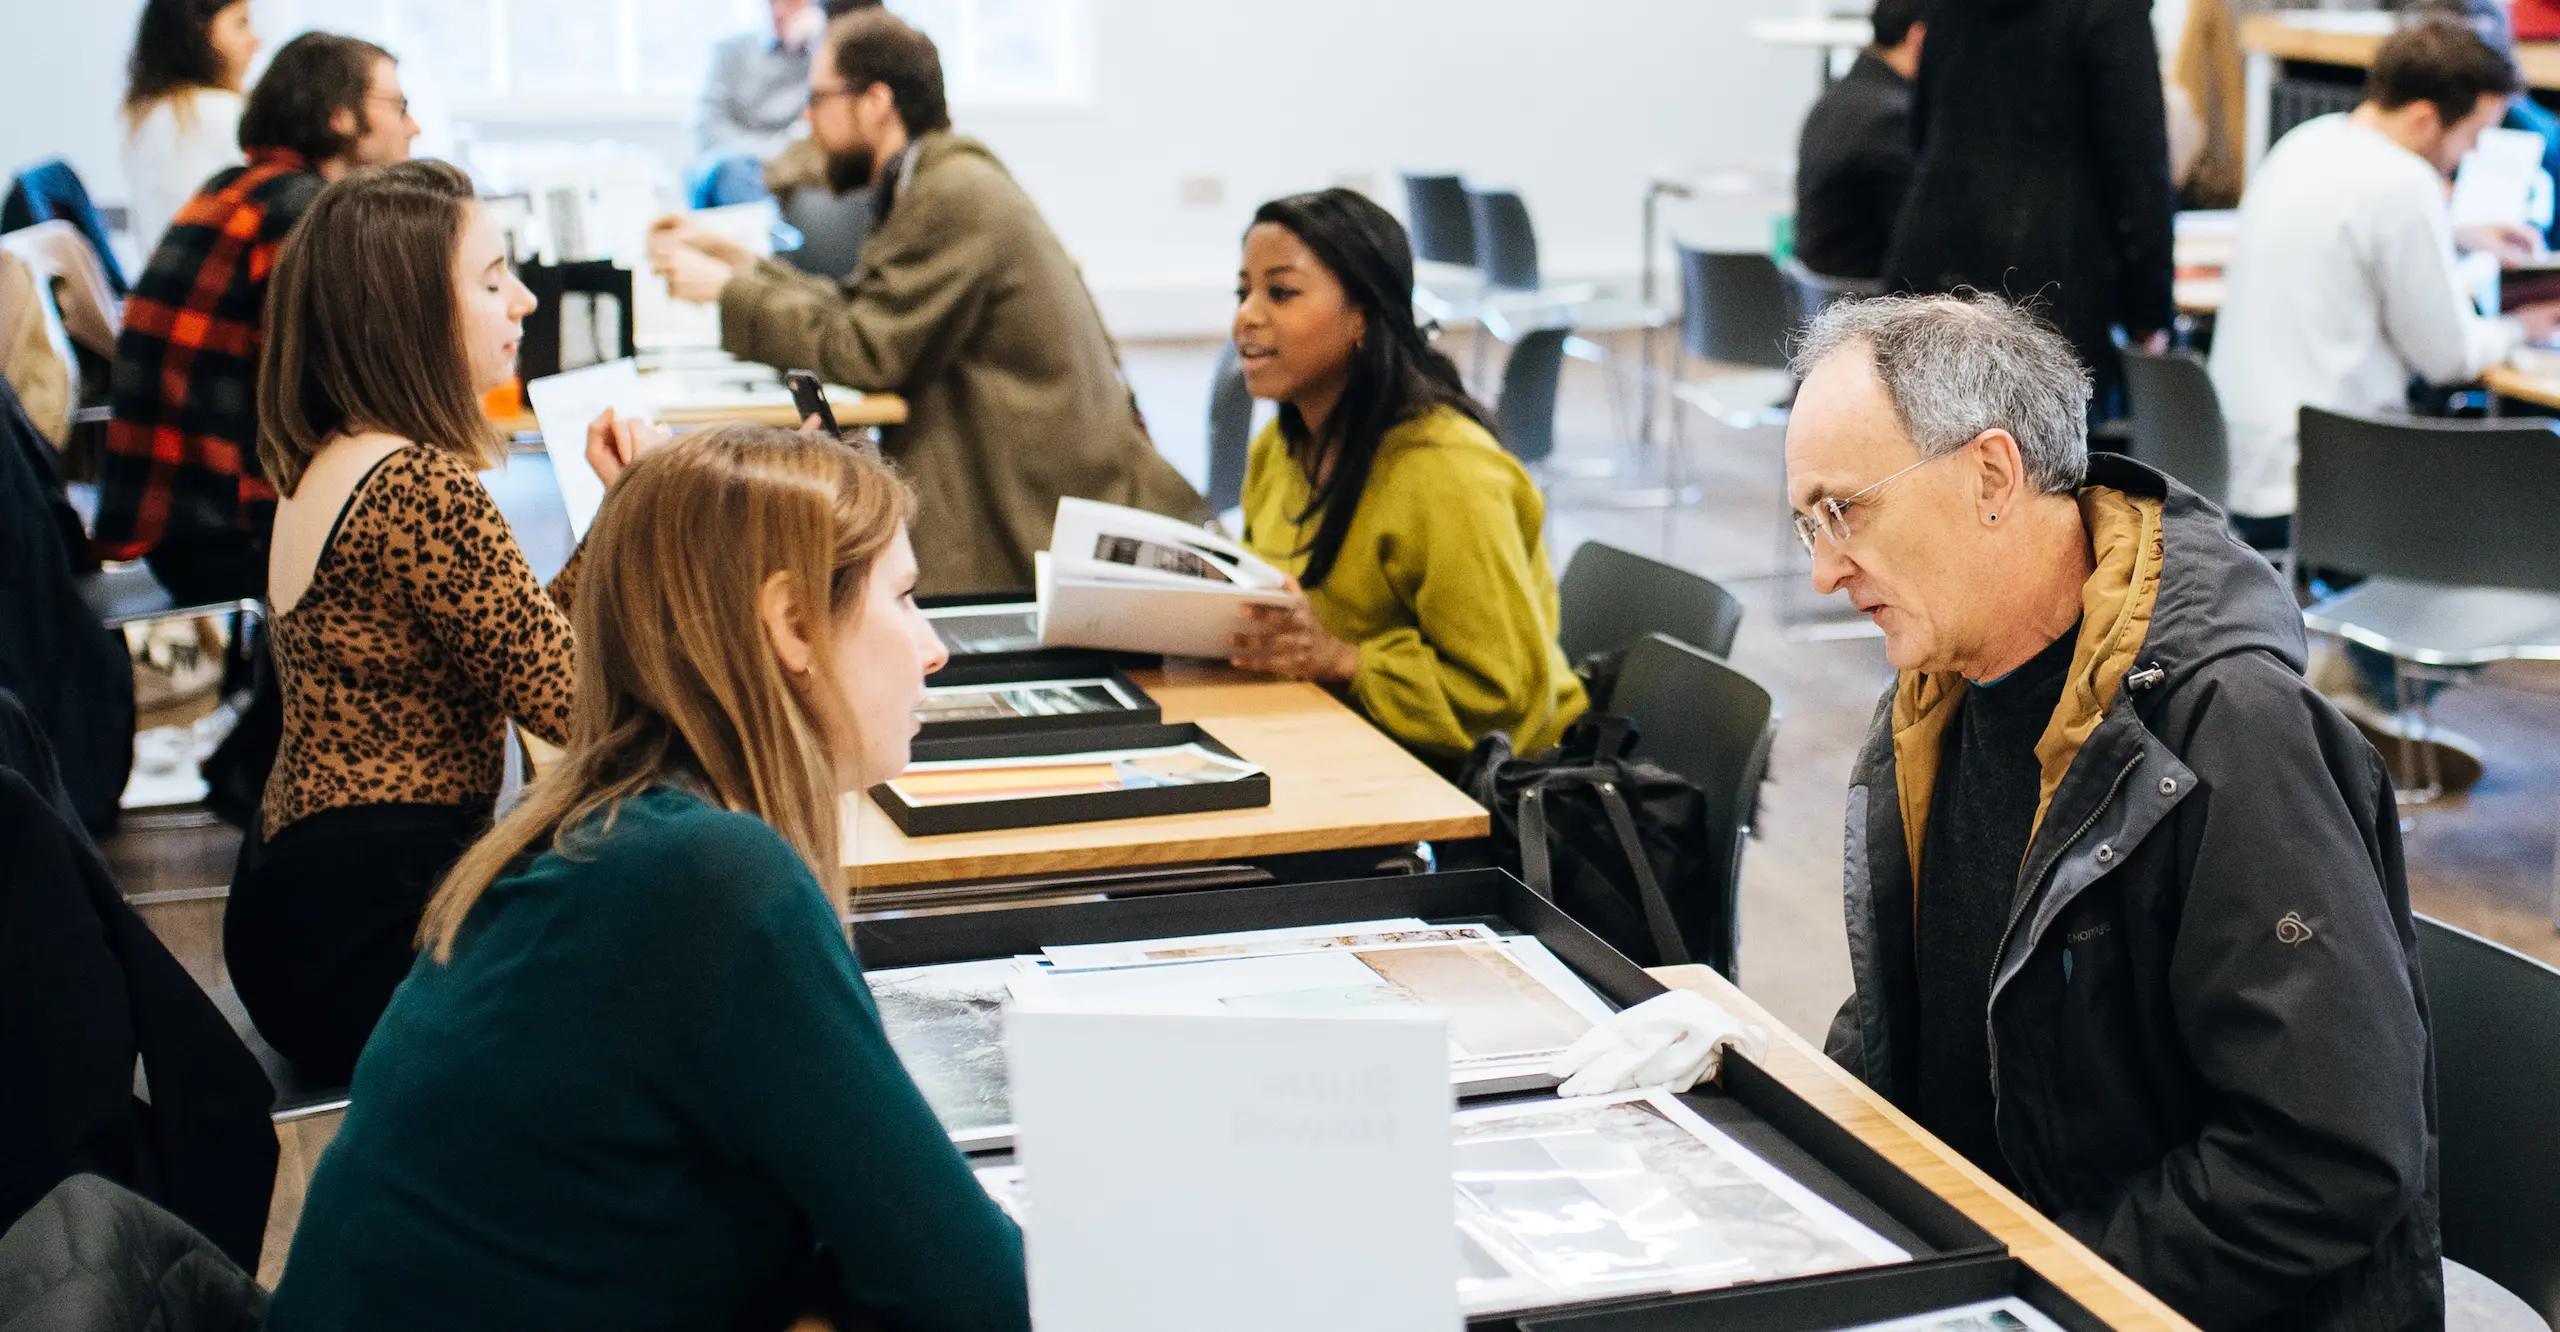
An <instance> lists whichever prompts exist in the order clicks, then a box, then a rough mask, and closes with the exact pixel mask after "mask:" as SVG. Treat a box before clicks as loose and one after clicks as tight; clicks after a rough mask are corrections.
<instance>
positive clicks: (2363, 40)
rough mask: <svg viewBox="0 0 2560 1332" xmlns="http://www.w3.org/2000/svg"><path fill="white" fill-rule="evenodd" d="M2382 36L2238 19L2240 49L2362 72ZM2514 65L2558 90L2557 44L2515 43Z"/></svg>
mask: <svg viewBox="0 0 2560 1332" xmlns="http://www.w3.org/2000/svg"><path fill="white" fill-rule="evenodd" d="M2381 45H2382V34H2380V33H2374V32H2344V31H2339V30H2336V29H2332V28H2323V27H2313V26H2306V25H2304V24H2300V23H2294V22H2289V21H2287V20H2286V19H2285V18H2284V16H2282V15H2281V14H2252V15H2250V16H2249V17H2247V18H2244V19H2242V20H2240V47H2241V49H2242V50H2244V51H2262V52H2265V53H2266V54H2268V55H2271V56H2275V57H2277V58H2279V59H2283V60H2307V61H2311V62H2313V63H2316V64H2322V65H2345V66H2349V67H2351V68H2356V69H2362V68H2365V67H2366V66H2369V65H2371V64H2372V63H2373V53H2374V51H2375V50H2376V49H2378V48H2379V47H2380V46H2381ZM2516 64H2517V65H2519V66H2521V67H2522V68H2523V70H2524V79H2525V82H2526V83H2528V84H2530V85H2532V86H2533V87H2536V88H2547V89H2560V42H2518V43H2516Z"/></svg>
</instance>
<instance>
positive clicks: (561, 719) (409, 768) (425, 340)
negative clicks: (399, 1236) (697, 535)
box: [223, 161, 644, 1082]
mask: <svg viewBox="0 0 2560 1332" xmlns="http://www.w3.org/2000/svg"><path fill="white" fill-rule="evenodd" d="M271 290H272V295H271V297H270V306H269V314H268V320H267V322H268V337H269V341H268V343H267V347H266V351H265V358H264V361H263V363H262V365H261V366H260V374H259V384H258V393H259V404H258V407H259V442H258V443H259V458H260V462H261V463H262V464H263V467H264V470H265V473H266V475H267V477H268V478H270V479H271V480H272V481H274V483H275V485H276V489H277V491H278V492H279V493H280V494H281V495H282V496H283V499H282V501H281V502H280V503H279V505H278V508H277V512H276V528H275V538H274V542H273V544H272V546H271V548H270V551H271V553H270V557H269V570H268V576H269V583H268V594H269V603H270V605H271V607H272V608H273V610H274V612H275V615H274V618H273V620H272V622H271V636H272V642H273V649H274V654H275V665H276V673H277V677H278V681H279V683H280V685H281V686H282V692H283V695H284V735H283V739H282V742H281V744H280V746H279V748H278V750H277V753H276V762H275V766H274V768H273V770H272V772H271V773H270V775H269V777H268V780H267V789H266V795H265V800H264V802H263V807H262V809H261V812H260V818H259V826H258V828H257V829H256V832H257V834H258V835H257V836H254V837H252V838H251V839H250V840H249V843H248V845H247V846H245V847H244V848H243V849H242V852H241V868H240V872H239V873H238V874H237V876H236V878H235V882H234V884H233V888H232V896H231V903H230V908H229V912H228V914H227V916H226V918H225V921H224V931H223V935H224V937H223V943H224V952H225V954H226V957H227V960H228V962H229V966H230V970H231V975H232V979H233V982H234V984H235V985H236V986H237V987H238V990H239V994H240V999H241V1002H242V1003H243V1004H244V1005H245V1006H246V1007H247V1008H248V1010H249V1014H250V1016H251V1017H252V1018H253V1019H255V1020H256V1022H257V1024H258V1030H259V1032H260V1034H262V1035H264V1036H265V1037H266V1039H267V1041H268V1042H269V1043H270V1044H272V1045H274V1046H275V1047H276V1049H277V1050H278V1051H280V1052H282V1053H283V1054H284V1055H285V1056H286V1057H287V1058H289V1059H291V1060H293V1062H294V1063H295V1065H296V1066H297V1067H298V1068H300V1069H301V1070H302V1071H303V1072H304V1073H305V1074H306V1075H307V1076H309V1077H312V1078H314V1079H318V1080H322V1081H328V1082H343V1081H345V1080H347V1078H348V1077H349V1076H350V1075H351V1074H352V1072H353V1069H354V1066H355V1060H356V1056H357V1054H358V1052H359V1051H361V1050H362V1049H363V1048H364V1043H365V1039H366V1037H367V1036H368V1035H370V1034H371V1032H372V1030H373V1026H374V1022H375V1020H376V1019H377V1018H379V1017H380V1016H381V1014H382V1010H383V1007H384V1005H386V1004H388V1003H389V1002H390V999H391V992H392V990H393V989H394V988H396V987H397V986H398V985H399V983H400V981H401V979H402V978H403V977H405V976H407V975H408V973H409V967H410V964H411V962H412V960H413V958H414V955H415V954H414V940H415V936H416V934H417V929H418V920H419V916H420V914H421V913H422V912H423V911H424V909H425V906H426V901H427V898H428V896H429V894H431V893H432V892H433V891H434V889H435V886H436V884H437V882H438V881H439V880H441V879H442V878H443V877H444V874H445V871H446V870H448V869H449V868H451V866H452V865H453V862H454V861H455V860H456V859H458V858H459V857H460V856H461V854H462V852H463V850H464V849H465V848H467V847H468V846H470V844H471V842H472V841H473V840H474V839H475V838H476V837H477V836H478V835H479V834H480V833H481V832H482V831H483V830H485V829H486V828H487V827H488V825H489V819H490V814H491V810H492V807H493V806H494V804H495V802H496V799H497V795H498V788H499V780H500V769H501V766H502V762H503V753H504V734H505V731H504V727H505V723H506V720H507V719H508V718H510V717H512V718H514V719H515V720H516V722H517V723H518V724H519V725H521V726H523V727H524V728H525V729H526V730H528V731H530V732H532V733H533V734H535V735H539V736H542V737H543V738H545V739H547V740H550V741H552V742H554V743H559V742H561V741H562V740H564V739H565V738H566V732H567V729H568V725H567V722H568V709H569V696H570V682H571V637H570V631H569V620H568V617H567V615H566V614H565V613H564V610H563V607H564V606H565V605H566V604H567V602H568V599H569V597H570V595H571V589H572V588H573V587H574V585H575V582H576V570H577V566H578V561H577V560H576V559H575V558H572V559H571V560H570V562H569V567H568V568H567V569H564V570H562V571H561V574H560V577H559V578H557V579H555V580H554V581H553V583H552V584H551V586H550V587H549V588H548V589H545V588H544V587H543V586H542V585H541V584H540V583H538V582H537V581H536V580H535V579H534V576H533V572H532V570H531V568H530V567H529V566H528V565H527V564H526V562H525V557H524V553H523V551H522V550H521V549H519V548H518V546H517V545H516V541H515V536H514V533H513V532H512V531H511V530H510V529H509V528H508V526H507V523H506V520H505V519H504V518H503V517H501V516H500V515H499V513H498V509H497V505H496V503H495V502H494V501H493V500H492V499H491V498H490V496H489V493H488V491H487V490H486V489H485V488H484V487H483V486H482V485H481V484H480V479H479V477H478V475H477V472H478V470H479V469H481V468H484V467H490V466H495V465H496V464H497V463H498V462H499V461H500V460H501V458H500V454H499V452H498V449H497V445H496V439H495V436H494V433H493V432H492V430H491V428H490V426H489V425H488V424H487V422H486V421H484V420H483V419H482V418H481V416H480V413H479V408H478V395H479V394H480V393H481V392H483V391H485V390H487V389H489V388H491V387H494V386H496V385H498V384H501V383H504V382H505V381H506V380H507V379H508V378H510V377H511V376H512V375H513V373H514V363H515V350H516V342H517V339H518V338H519V337H520V336H521V331H522V325H521V321H522V320H523V318H524V316H525V315H526V314H528V313H530V312H531V311H532V310H533V308H534V298H533V294H532V293H531V292H529V291H527V290H526V289H525V287H524V285H523V284H522V283H520V282H518V281H517V280H516V277H515V274H514V273H513V271H512V270H510V269H509V268H508V266H507V263H506V256H505V251H504V248H503V246H502V243H501V241H500V239H499V235H498V230H497V227H496V225H495V223H494V222H492V221H491V220H490V218H489V217H488V216H487V215H486V214H485V213H484V212H483V211H482V210H481V209H480V207H479V205H478V204H477V203H476V202H474V200H473V198H472V190H471V185H470V181H469V179H468V178H467V177H465V176H464V175H463V174H462V173H461V172H460V171H458V170H455V169H454V168H453V167H450V166H447V165H445V164H443V163H439V162H423V161H421V162H408V163H402V164H399V165H396V166H387V167H380V168H375V169H372V170H367V171H360V172H357V173H355V174H353V175H350V176H348V177H346V178H345V179H343V180H341V181H339V182H337V183H335V184H332V185H331V186H330V187H329V188H328V189H327V190H326V191H324V192H323V193H322V194H321V196H320V197H319V199H318V200H317V201H315V202H314V203H313V205H312V207H311V211H310V213H309V215H308V216H306V217H305V219H304V220H303V222H302V225H301V227H300V229H299V230H298V231H297V232H296V233H295V235H294V237H293V239H292V240H291V241H289V242H288V243H287V245H286V248H285V251H284V254H283V257H282V258H281V259H280V260H279V261H278V263H277V266H276V272H275V276H274V279H273V283H272V289H271ZM393 311H396V312H399V313H398V315H397V317H385V314H386V312H393ZM643 442H644V441H643V440H641V438H640V437H639V435H638V434H636V433H635V430H634V427H633V425H632V423H627V422H626V423H621V424H620V425H619V427H617V425H616V423H615V422H613V421H612V419H611V417H610V416H609V415H608V416H607V417H606V418H604V419H602V420H599V421H598V422H597V423H596V425H595V427H593V428H591V429H590V430H589V432H588V455H589V460H590V461H591V462H592V463H594V465H595V467H596V470H597V472H598V474H599V475H602V476H604V477H605V478H606V480H607V483H608V484H610V483H611V481H612V479H613V478H614V477H615V476H616V475H617V474H618V473H619V472H620V470H621V464H622V463H623V462H624V461H626V460H627V459H628V458H629V457H630V456H631V455H632V454H633V453H634V452H636V450H637V448H638V446H639V445H640V444H641V443H643Z"/></svg>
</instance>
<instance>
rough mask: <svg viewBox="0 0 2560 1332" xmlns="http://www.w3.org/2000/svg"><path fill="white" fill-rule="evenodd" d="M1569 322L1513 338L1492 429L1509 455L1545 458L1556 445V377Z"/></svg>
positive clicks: (1570, 332) (1527, 459)
mask: <svg viewBox="0 0 2560 1332" xmlns="http://www.w3.org/2000/svg"><path fill="white" fill-rule="evenodd" d="M1572 335H1573V330H1571V329H1566V328H1542V329H1539V330H1538V331H1536V332H1534V333H1529V334H1526V335H1523V336H1522V337H1521V339H1520V340H1519V341H1518V342H1515V343H1513V344H1511V357H1510V359H1509V360H1506V361H1504V362H1503V364H1502V392H1501V395H1500V396H1498V397H1496V398H1495V399H1494V400H1493V433H1494V434H1495V436H1496V437H1498V438H1500V439H1501V441H1502V447H1504V448H1506V449H1509V450H1511V456H1512V457H1515V458H1518V459H1519V460H1520V461H1522V462H1524V463H1541V462H1545V461H1546V460H1547V459H1548V458H1549V457H1550V456H1552V455H1553V454H1554V453H1555V451H1556V381H1557V379H1558V377H1559V376H1560V375H1562V374H1563V372H1564V342H1565V339H1566V338H1568V337H1571V336H1572Z"/></svg>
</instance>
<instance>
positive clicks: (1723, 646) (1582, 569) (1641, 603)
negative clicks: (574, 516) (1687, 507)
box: [1556, 541, 1742, 704]
mask: <svg viewBox="0 0 2560 1332" xmlns="http://www.w3.org/2000/svg"><path fill="white" fill-rule="evenodd" d="M1556 600H1557V602H1558V603H1559V610H1560V612H1561V614H1562V617H1563V621H1564V622H1563V624H1562V625H1561V626H1560V632H1559V633H1558V635H1557V641H1558V642H1559V643H1560V644H1561V645H1562V646H1563V648H1564V655H1565V657H1566V659H1567V660H1570V661H1575V662H1579V661H1581V660H1582V659H1584V658H1585V657H1589V656H1592V655H1594V654H1596V653H1602V652H1619V651H1625V650H1628V649H1631V648H1633V647H1634V646H1635V645H1636V643H1637V642H1638V641H1639V640H1641V639H1643V638H1644V636H1645V635H1647V634H1653V633H1661V634H1668V635H1670V636H1671V637H1673V638H1676V639H1678V640H1679V641H1681V642H1683V643H1686V644H1688V645H1689V646H1691V647H1694V648H1698V649H1700V650H1702V651H1704V652H1707V653H1709V654H1711V655H1714V656H1718V657H1723V656H1728V655H1730V654H1731V653H1732V652H1733V638H1734V635H1735V634H1736V633H1737V632H1739V631H1740V630H1741V628H1742V599H1741V598H1740V597H1737V596H1735V595H1734V594H1733V593H1731V592H1728V591H1726V590H1725V589H1724V588H1721V587H1718V586H1717V585H1716V584H1715V583H1714V582H1713V581H1712V580H1710V579H1707V578H1703V577H1700V576H1699V575H1697V574H1693V573H1691V572H1689V571H1688V570H1686V569H1682V568H1678V567H1676V566H1673V565H1669V564H1665V563H1663V562H1662V561H1660V560H1654V559H1647V558H1645V557H1644V556H1642V555H1638V554H1636V553H1635V552H1634V551H1631V550H1620V549H1619V548H1618V547H1616V546H1612V545H1610V544H1608V543H1607V542H1604V541H1585V542H1583V543H1582V544H1581V545H1579V546H1577V547H1575V548H1574V551H1573V558H1572V559H1570V560H1567V561H1566V562H1565V567H1564V576H1563V577H1562V578H1560V579H1557V580H1556ZM1592 701H1593V702H1594V703H1595V704H1605V703H1608V702H1609V701H1610V700H1608V699H1594V700H1592Z"/></svg>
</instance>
